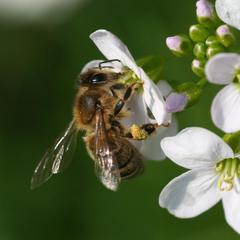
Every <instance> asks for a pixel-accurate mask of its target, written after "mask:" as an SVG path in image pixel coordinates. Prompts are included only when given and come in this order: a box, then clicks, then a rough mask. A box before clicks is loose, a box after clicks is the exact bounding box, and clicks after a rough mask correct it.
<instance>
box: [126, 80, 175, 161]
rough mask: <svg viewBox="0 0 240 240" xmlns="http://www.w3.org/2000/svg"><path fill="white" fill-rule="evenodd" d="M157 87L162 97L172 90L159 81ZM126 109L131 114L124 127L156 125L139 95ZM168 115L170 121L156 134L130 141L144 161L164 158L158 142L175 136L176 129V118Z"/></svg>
mask: <svg viewBox="0 0 240 240" xmlns="http://www.w3.org/2000/svg"><path fill="white" fill-rule="evenodd" d="M157 86H158V88H159V89H160V90H161V92H162V94H163V96H164V97H166V96H168V95H169V94H170V92H171V91H172V88H171V87H170V85H169V84H168V83H167V82H166V81H160V82H159V83H158V85H157ZM128 107H129V108H130V109H131V111H132V112H133V114H132V115H131V116H130V117H129V118H126V119H125V120H123V121H122V123H123V124H124V125H125V126H128V127H130V126H131V125H132V124H138V125H142V124H146V123H156V120H154V119H152V118H150V116H149V113H148V112H147V108H146V105H145V103H144V100H143V98H141V97H140V96H139V95H135V96H133V99H132V100H131V101H130V102H129V104H128ZM168 115H169V119H172V121H171V123H170V125H169V126H168V127H160V128H158V129H157V130H156V133H152V134H151V135H150V136H149V137H148V138H147V139H146V140H143V141H138V140H137V141H136V140H132V141H131V142H132V144H133V145H134V146H135V147H136V148H137V149H138V150H139V152H140V153H141V154H142V156H143V159H144V160H163V159H165V158H166V156H165V154H164V152H163V151H162V149H161V146H160V142H161V140H162V139H163V138H164V137H169V136H174V135H176V134H177V129H178V127H177V120H176V117H174V116H172V114H171V113H169V114H168Z"/></svg>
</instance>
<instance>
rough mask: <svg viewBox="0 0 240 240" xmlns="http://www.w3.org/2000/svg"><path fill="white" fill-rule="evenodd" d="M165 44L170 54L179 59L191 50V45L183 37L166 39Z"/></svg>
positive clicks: (187, 39)
mask: <svg viewBox="0 0 240 240" xmlns="http://www.w3.org/2000/svg"><path fill="white" fill-rule="evenodd" d="M166 44H167V46H168V48H169V49H170V50H171V51H172V53H173V54H175V55H176V56H179V57H181V56H184V55H186V54H187V53H189V52H190V51H191V50H192V43H191V41H190V39H189V38H188V37H187V36H185V35H182V36H180V35H179V36H178V35H177V36H173V37H168V38H167V39H166Z"/></svg>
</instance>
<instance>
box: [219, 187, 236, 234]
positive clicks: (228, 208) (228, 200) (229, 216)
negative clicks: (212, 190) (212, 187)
mask: <svg viewBox="0 0 240 240" xmlns="http://www.w3.org/2000/svg"><path fill="white" fill-rule="evenodd" d="M222 195H223V208H224V213H225V218H226V220H227V222H228V224H229V225H230V226H231V227H232V228H233V229H234V230H235V231H237V232H238V233H239V234H240V194H239V193H237V192H236V191H235V189H232V190H231V191H229V192H223V193H222Z"/></svg>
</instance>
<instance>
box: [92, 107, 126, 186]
mask: <svg viewBox="0 0 240 240" xmlns="http://www.w3.org/2000/svg"><path fill="white" fill-rule="evenodd" d="M95 141H96V161H95V168H96V173H97V175H98V177H99V178H100V180H101V182H102V183H103V185H104V186H105V187H106V188H108V189H110V190H112V191H116V190H117V188H118V186H119V184H120V181H121V177H120V173H119V169H118V163H117V160H116V156H115V153H114V149H113V147H111V145H110V143H109V140H108V135H107V132H106V126H105V123H104V119H103V113H102V109H101V108H98V109H97V110H96V140H95Z"/></svg>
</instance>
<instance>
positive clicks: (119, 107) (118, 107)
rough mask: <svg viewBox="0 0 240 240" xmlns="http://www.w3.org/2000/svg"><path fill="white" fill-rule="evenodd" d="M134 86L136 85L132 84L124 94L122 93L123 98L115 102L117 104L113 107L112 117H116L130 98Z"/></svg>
mask: <svg viewBox="0 0 240 240" xmlns="http://www.w3.org/2000/svg"><path fill="white" fill-rule="evenodd" d="M135 85H136V83H133V84H132V85H130V86H129V87H128V88H127V89H126V92H125V93H124V95H123V98H121V99H119V101H118V102H117V104H116V105H115V108H114V116H117V115H118V114H119V113H120V112H121V110H122V109H123V107H124V105H125V103H126V101H127V100H128V99H129V98H130V97H131V96H132V92H133V89H134V86H135Z"/></svg>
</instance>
